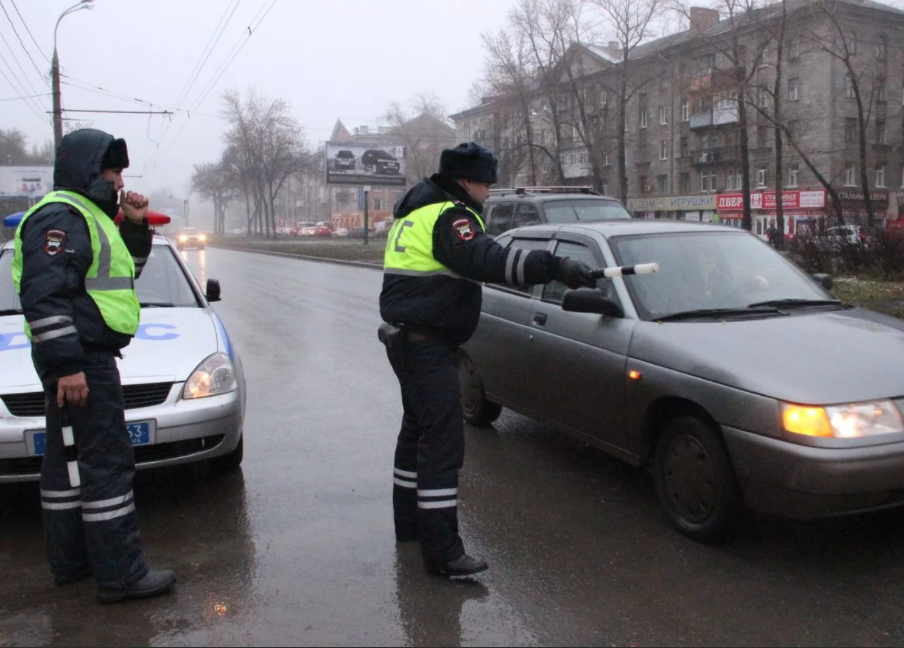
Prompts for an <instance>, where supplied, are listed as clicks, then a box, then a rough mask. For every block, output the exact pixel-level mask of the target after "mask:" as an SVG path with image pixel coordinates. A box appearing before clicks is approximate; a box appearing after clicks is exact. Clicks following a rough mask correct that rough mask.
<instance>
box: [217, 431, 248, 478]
mask: <svg viewBox="0 0 904 648" xmlns="http://www.w3.org/2000/svg"><path fill="white" fill-rule="evenodd" d="M244 458H245V436H244V435H242V436H240V437H239V443H238V445H237V446H236V447H235V450H233V451H232V452H230V453H229V454H224V455H222V456H220V457H214V458H213V459H211V460H210V461H209V462H208V463H209V464H210V467H211V468H212V469H213V470H214V472H218V473H226V472H231V471H233V470H236V469H237V468H238V467H239V466H241V465H242V459H244Z"/></svg>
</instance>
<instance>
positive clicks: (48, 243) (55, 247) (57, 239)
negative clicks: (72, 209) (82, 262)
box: [43, 229, 66, 256]
mask: <svg viewBox="0 0 904 648" xmlns="http://www.w3.org/2000/svg"><path fill="white" fill-rule="evenodd" d="M43 247H44V252H45V253H46V254H47V256H56V255H57V254H59V253H60V252H62V251H63V250H65V249H66V232H64V231H63V230H56V229H54V230H48V231H46V232H44V244H43Z"/></svg>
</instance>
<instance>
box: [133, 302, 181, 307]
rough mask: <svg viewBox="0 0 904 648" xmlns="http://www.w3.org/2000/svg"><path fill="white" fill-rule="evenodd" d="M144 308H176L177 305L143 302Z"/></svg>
mask: <svg viewBox="0 0 904 648" xmlns="http://www.w3.org/2000/svg"><path fill="white" fill-rule="evenodd" d="M140 306H141V307H142V308H175V307H176V305H175V304H167V303H165V302H141V304H140Z"/></svg>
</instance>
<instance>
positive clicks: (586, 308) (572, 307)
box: [562, 288, 625, 317]
mask: <svg viewBox="0 0 904 648" xmlns="http://www.w3.org/2000/svg"><path fill="white" fill-rule="evenodd" d="M562 310H564V311H568V312H571V313H597V314H599V315H605V316H606V317H624V316H625V312H624V311H623V310H622V307H621V306H619V305H618V304H616V303H615V302H613V301H611V300H609V299H607V298H606V297H605V296H604V295H603V293H602V292H600V291H599V290H598V289H596V288H579V289H578V290H569V291H568V292H566V293H565V296H564V297H563V298H562Z"/></svg>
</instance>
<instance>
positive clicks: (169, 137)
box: [0, 0, 513, 193]
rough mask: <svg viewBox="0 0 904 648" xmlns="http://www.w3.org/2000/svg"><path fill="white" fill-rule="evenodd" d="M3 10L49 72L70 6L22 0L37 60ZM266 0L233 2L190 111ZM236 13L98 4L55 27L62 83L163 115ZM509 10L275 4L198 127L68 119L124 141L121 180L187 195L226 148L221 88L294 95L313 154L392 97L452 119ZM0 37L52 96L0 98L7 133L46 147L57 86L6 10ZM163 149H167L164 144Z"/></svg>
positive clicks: (445, 3) (220, 7)
mask: <svg viewBox="0 0 904 648" xmlns="http://www.w3.org/2000/svg"><path fill="white" fill-rule="evenodd" d="M0 2H2V5H3V7H5V9H6V11H7V12H8V13H9V15H10V18H11V19H12V21H13V24H14V25H15V27H16V30H17V31H18V33H19V36H20V37H21V38H22V41H23V42H24V44H25V47H26V48H27V49H28V51H29V52H30V54H31V56H32V58H33V59H34V63H35V64H36V66H37V68H38V69H40V70H41V71H42V72H45V73H47V72H49V69H50V64H49V62H48V59H50V57H51V54H52V50H53V27H54V24H55V22H56V20H57V18H58V17H59V15H60V14H61V13H62V12H63V11H64V10H65V9H66V8H68V7H70V6H72V5H73V4H75V0H16V6H17V7H18V9H19V11H20V12H21V14H22V17H23V18H24V20H25V23H26V24H27V25H28V27H29V28H30V30H31V33H32V34H33V35H34V38H35V39H36V40H37V43H38V45H40V47H41V52H42V53H43V55H42V53H39V52H38V51H37V47H36V46H35V45H34V43H33V42H32V40H31V38H30V37H29V35H28V33H27V32H26V31H25V29H24V27H23V25H22V22H21V21H20V19H19V16H18V15H17V14H16V12H15V9H14V7H13V5H12V0H0ZM270 2H271V0H240V1H239V5H238V8H237V10H236V12H235V14H234V15H233V17H232V20H231V22H230V23H229V25H228V27H227V28H226V30H225V32H224V33H223V35H222V37H221V38H220V41H219V43H218V44H217V46H216V48H215V49H214V50H213V54H212V55H211V56H210V59H209V60H208V61H207V64H206V65H205V67H204V69H203V70H202V72H201V74H200V76H199V78H198V80H197V81H196V82H195V84H194V85H193V87H192V89H191V90H190V91H189V93H188V99H187V100H184V101H183V102H182V106H181V108H182V111H185V110H187V109H188V108H189V107H191V106H192V105H194V103H195V102H196V100H197V99H198V98H199V97H200V95H201V93H202V89H203V88H204V86H206V85H207V84H208V83H209V82H210V81H211V80H212V78H213V77H214V73H215V71H216V70H217V69H218V68H219V67H220V65H221V63H223V61H224V60H225V59H227V58H228V56H227V55H228V54H229V53H230V51H231V50H233V47H234V46H236V44H237V43H239V42H240V40H241V39H242V38H243V34H244V35H245V36H247V34H248V26H249V25H251V24H252V19H253V17H254V16H255V15H256V14H258V15H259V14H260V10H261V9H262V7H264V8H266V6H269V4H270ZM231 4H233V0H178V1H177V0H96V1H95V5H96V6H95V7H94V9H92V10H90V11H88V10H83V11H78V12H76V13H74V14H72V15H69V16H67V17H66V18H64V19H63V21H62V23H61V24H60V29H59V36H58V48H59V56H60V63H61V67H62V71H63V74H65V75H68V76H69V77H71V79H70V81H71V82H73V83H79V84H81V85H87V86H99V87H101V88H104V89H105V90H108V91H112V92H114V93H119V94H124V95H127V96H128V97H132V98H138V99H141V100H144V101H149V102H152V103H154V104H155V106H156V107H155V108H154V109H155V110H159V109H169V110H172V109H174V108H176V107H177V103H176V100H177V98H178V96H179V94H180V92H181V91H182V89H183V87H184V86H185V85H186V82H187V81H188V79H189V75H190V73H191V72H192V70H193V68H194V67H195V66H196V64H197V63H198V62H199V60H200V58H201V54H202V52H203V50H204V48H205V46H206V45H207V43H208V41H209V39H210V37H211V35H212V34H213V33H214V30H215V27H216V26H217V23H218V22H219V21H220V19H221V17H222V16H223V14H224V11H225V10H226V8H227V6H230V5H231ZM512 4H513V0H512V1H506V0H440V1H437V0H386V1H384V2H376V1H372V0H371V1H368V0H323V1H316V2H315V1H313V0H278V1H277V2H276V5H275V6H274V8H273V9H272V11H270V13H269V14H268V15H267V17H266V18H265V19H264V21H263V22H262V24H261V25H260V27H259V28H258V29H257V30H256V31H254V32H253V33H252V35H251V37H250V39H248V42H247V44H246V45H245V47H244V49H242V51H241V52H240V53H239V54H238V57H237V58H236V59H235V60H234V62H233V63H232V64H231V66H230V67H229V68H228V69H227V70H226V72H225V74H224V75H223V77H222V78H221V79H220V81H219V82H218V83H217V84H216V87H215V88H214V89H213V90H212V91H211V92H210V94H209V95H208V96H207V98H206V99H205V100H204V101H203V103H201V104H200V105H199V106H198V108H197V111H198V112H196V113H195V114H194V115H193V116H192V117H191V119H190V120H189V119H188V117H187V115H186V113H185V112H179V113H176V114H175V115H174V116H173V117H172V120H171V122H170V120H169V118H166V117H161V116H151V117H149V116H147V115H81V114H76V113H69V114H64V116H68V117H72V118H78V119H79V120H80V121H84V122H85V123H86V125H87V124H90V125H92V126H94V127H96V128H101V129H103V130H106V131H108V132H111V133H113V134H114V135H116V136H117V137H125V138H126V139H127V141H128V145H129V153H130V157H131V160H132V166H131V168H130V169H129V171H128V172H127V173H128V174H130V175H141V176H142V178H140V179H138V178H128V179H127V182H129V183H130V186H131V187H133V188H135V189H138V190H141V191H144V192H150V191H151V190H153V189H157V188H160V187H164V186H167V187H171V188H172V189H173V190H174V191H175V192H176V193H179V192H182V193H187V183H188V177H189V175H190V173H191V168H192V164H194V163H196V162H203V161H216V160H217V159H218V158H219V155H220V152H221V150H222V147H221V143H220V137H221V135H222V133H223V132H224V131H225V129H226V125H225V122H224V121H223V120H222V119H220V118H218V117H217V116H216V115H217V113H218V112H219V107H220V98H219V97H220V94H221V93H222V91H223V90H225V89H230V88H238V89H241V90H242V91H244V90H246V89H247V88H249V87H251V86H255V87H257V88H258V89H260V90H261V91H262V92H265V93H267V94H269V95H271V96H281V97H284V98H286V99H288V100H289V101H290V102H291V105H292V108H293V111H294V113H295V116H296V117H297V118H298V120H299V122H300V123H301V124H302V125H303V127H304V130H305V135H306V137H307V140H308V143H309V145H310V146H311V147H316V146H317V144H318V143H320V142H322V141H324V140H326V139H328V138H329V135H330V131H331V130H332V128H333V125H334V123H335V121H336V119H337V118H341V119H342V120H343V122H344V123H345V125H346V127H348V128H349V129H352V128H353V127H355V126H359V125H371V126H373V125H375V124H376V122H375V121H373V120H375V119H377V118H379V117H380V116H381V115H382V114H383V112H384V111H385V109H386V107H387V105H388V104H389V103H390V102H393V101H400V102H405V101H407V100H408V99H410V98H411V97H413V96H414V95H417V94H419V93H432V94H435V95H436V96H437V97H438V98H439V99H440V101H441V102H442V103H443V104H444V105H445V106H446V108H447V110H448V112H449V113H452V112H455V111H457V110H460V109H463V108H465V107H467V106H468V93H469V91H470V88H471V85H472V83H473V82H474V81H475V80H476V79H477V78H478V77H480V75H481V72H482V65H483V60H484V54H483V50H482V47H481V42H480V32H481V31H486V30H495V29H497V28H499V27H501V26H503V24H504V23H505V19H506V15H507V13H508V11H509V8H510V6H511V5H512ZM0 34H2V36H3V38H5V40H6V43H8V45H9V47H11V48H12V50H13V53H14V54H15V56H16V58H17V59H18V61H19V63H20V64H21V66H22V68H23V69H24V72H25V75H24V76H26V77H27V81H25V80H24V79H23V72H22V70H20V69H19V67H18V65H17V64H16V63H15V62H14V61H13V60H12V57H11V54H10V51H9V49H7V45H6V44H4V42H3V40H2V39H0V70H2V71H3V72H5V73H6V74H7V76H10V68H12V70H13V71H14V72H15V75H16V76H18V77H19V79H20V80H22V83H23V84H24V88H25V92H27V94H28V95H31V94H34V92H33V91H32V87H31V86H34V89H35V90H36V91H37V93H40V94H44V93H46V94H47V96H42V97H39V98H37V99H35V100H33V101H31V102H30V103H31V104H32V106H33V108H34V111H32V110H29V108H28V107H26V102H23V101H0V128H3V129H9V128H13V127H17V128H19V129H21V130H22V131H23V132H25V133H26V134H27V135H28V138H29V144H35V143H43V142H44V141H45V140H50V139H52V137H53V130H52V126H51V123H50V115H45V114H44V111H49V110H51V107H52V102H51V97H50V95H49V93H50V88H49V85H48V84H49V81H48V82H46V83H45V81H44V80H42V79H41V77H40V76H39V74H38V71H37V70H36V69H35V66H33V65H32V63H31V62H30V61H29V59H28V58H27V56H26V55H25V52H24V51H23V48H22V46H21V45H20V43H19V41H18V39H17V38H16V35H15V34H14V32H13V29H12V27H11V26H10V23H9V22H8V21H7V18H6V16H5V15H4V14H3V12H2V11H0ZM44 56H46V57H47V59H45V58H44ZM11 78H12V77H11ZM48 78H49V75H48ZM65 81H67V79H64V82H65ZM13 82H14V83H15V79H13ZM28 82H30V83H31V85H29V84H28ZM17 94H22V92H21V90H20V89H19V88H18V86H16V85H13V86H11V85H10V83H8V82H7V81H6V80H5V79H4V78H3V77H2V76H0V100H5V99H9V98H12V97H16V95H17ZM62 96H63V106H64V108H68V109H104V110H145V109H148V107H147V106H143V105H137V104H134V103H128V102H125V101H121V100H118V99H115V98H111V97H108V96H104V95H101V94H97V93H93V92H89V91H86V90H83V89H80V88H76V87H72V86H70V85H63V87H62ZM35 113H39V114H38V115H36V114H35ZM201 113H203V114H201ZM42 120H43V123H42ZM186 122H187V124H186ZM167 126H169V129H168V131H167ZM183 126H184V129H183ZM180 130H181V131H182V132H181V134H179V135H178V138H177V139H176V138H175V137H176V135H177V133H179V131H180ZM164 133H165V136H164ZM161 138H162V139H161ZM155 141H156V142H160V146H159V149H158V147H157V146H156V145H155V144H154V143H153V142H155ZM167 150H168V152H167ZM155 151H156V154H155Z"/></svg>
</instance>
